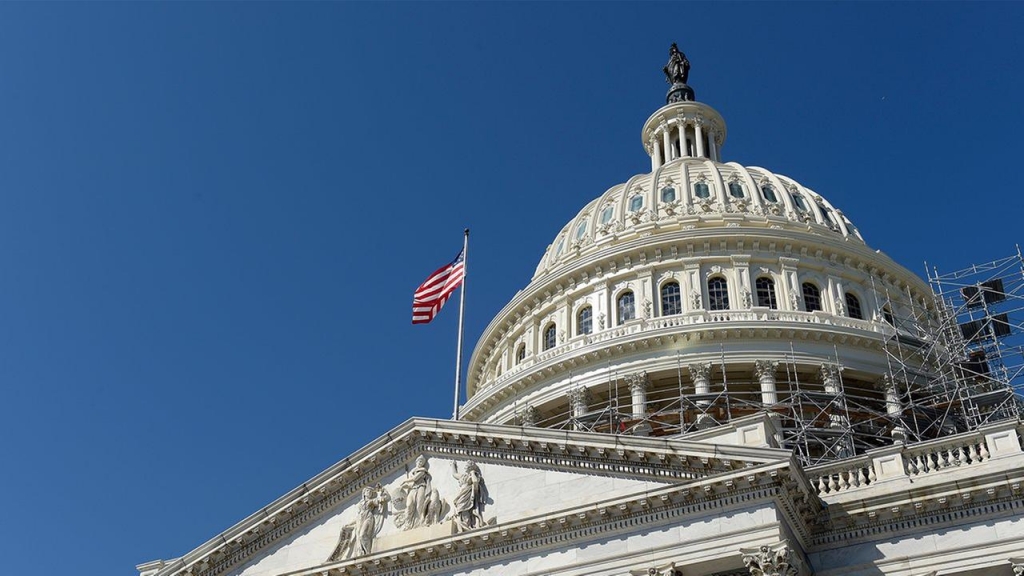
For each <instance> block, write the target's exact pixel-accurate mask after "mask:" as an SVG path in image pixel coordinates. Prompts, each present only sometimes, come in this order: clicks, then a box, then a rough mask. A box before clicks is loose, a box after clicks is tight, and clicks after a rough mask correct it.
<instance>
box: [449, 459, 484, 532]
mask: <svg viewBox="0 0 1024 576" xmlns="http://www.w3.org/2000/svg"><path fill="white" fill-rule="evenodd" d="M452 476H454V477H455V479H456V480H458V481H459V492H458V494H456V495H455V499H454V500H453V501H452V522H454V523H455V529H456V530H457V531H458V532H465V531H467V530H473V529H474V528H480V527H482V526H483V525H484V506H485V505H486V504H487V485H486V484H484V477H483V475H482V474H480V467H479V466H477V465H476V462H473V461H472V460H470V461H468V462H466V470H465V471H464V472H462V473H461V474H460V473H459V467H458V465H457V464H456V463H455V462H452Z"/></svg>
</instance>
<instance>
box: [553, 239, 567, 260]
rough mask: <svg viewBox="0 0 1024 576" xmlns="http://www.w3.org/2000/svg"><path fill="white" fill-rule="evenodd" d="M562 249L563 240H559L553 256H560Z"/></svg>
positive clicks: (563, 246) (563, 245)
mask: <svg viewBox="0 0 1024 576" xmlns="http://www.w3.org/2000/svg"><path fill="white" fill-rule="evenodd" d="M563 248H565V238H559V239H558V246H557V247H556V248H555V256H558V255H559V254H561V253H562V249H563Z"/></svg>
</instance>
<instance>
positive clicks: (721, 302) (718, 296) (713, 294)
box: [708, 276, 729, 310]
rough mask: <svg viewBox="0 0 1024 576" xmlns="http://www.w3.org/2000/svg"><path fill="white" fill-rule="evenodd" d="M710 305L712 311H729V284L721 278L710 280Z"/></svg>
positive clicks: (716, 277)
mask: <svg viewBox="0 0 1024 576" xmlns="http://www.w3.org/2000/svg"><path fill="white" fill-rule="evenodd" d="M708 304H709V307H710V309H711V310H728V309H729V283H728V282H726V281H725V278H722V277H721V276H715V277H714V278H711V279H710V280H708Z"/></svg>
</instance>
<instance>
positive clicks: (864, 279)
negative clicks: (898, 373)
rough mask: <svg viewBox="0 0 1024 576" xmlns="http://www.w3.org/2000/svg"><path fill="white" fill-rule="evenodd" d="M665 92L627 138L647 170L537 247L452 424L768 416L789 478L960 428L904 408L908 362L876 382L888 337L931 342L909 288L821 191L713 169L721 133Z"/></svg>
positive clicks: (484, 343) (641, 430) (643, 428)
mask: <svg viewBox="0 0 1024 576" xmlns="http://www.w3.org/2000/svg"><path fill="white" fill-rule="evenodd" d="M677 68H678V66H677ZM688 68H689V64H688V62H686V63H685V68H684V69H685V70H686V72H688ZM670 73H672V71H671V70H669V67H666V74H670ZM669 80H670V81H671V82H672V87H671V89H670V90H669V93H668V96H667V98H666V104H665V106H663V107H661V108H660V109H658V110H657V111H655V112H654V113H653V114H651V116H650V117H649V118H648V119H647V121H646V122H644V124H643V128H642V129H641V131H640V142H641V144H642V145H643V147H644V150H645V151H646V152H647V154H648V155H649V156H650V158H651V171H650V172H648V173H644V174H637V175H634V176H632V177H630V178H628V179H626V181H625V182H623V183H620V184H616V185H614V186H612V187H610V188H609V189H608V190H606V191H605V192H604V193H602V194H600V195H599V196H597V197H596V198H595V199H594V200H592V201H591V202H589V203H588V204H587V205H586V206H584V207H583V209H582V210H580V212H579V213H578V214H577V215H576V216H575V217H573V218H572V219H571V220H569V222H567V223H566V224H565V226H564V227H562V229H561V230H559V231H558V233H557V234H556V235H555V236H554V239H553V240H552V241H551V244H550V245H549V246H548V248H547V250H545V252H544V255H543V256H542V257H541V259H540V262H539V263H538V265H537V269H536V272H535V274H534V276H533V279H532V281H531V282H530V283H529V285H528V286H527V287H526V288H525V289H523V290H522V291H520V292H519V293H518V294H516V296H515V297H514V298H513V299H512V301H511V302H509V303H508V305H506V306H505V307H504V308H503V309H502V310H501V311H500V312H499V313H498V314H497V316H495V318H494V320H493V321H492V322H491V323H490V324H489V325H488V326H487V328H486V330H485V331H484V332H483V335H482V336H481V338H480V340H479V343H478V344H477V346H476V349H475V352H474V354H473V355H472V358H471V361H470V364H469V373H468V379H467V384H468V386H467V387H468V396H469V400H468V402H467V403H466V404H465V406H464V411H463V417H464V418H465V419H470V420H476V421H481V422H492V423H500V424H527V425H532V426H542V427H553V428H571V429H576V430H590V431H600V432H609V431H611V432H616V433H625V434H636V435H653V436H665V435H673V434H680V433H686V432H692V431H696V430H703V429H708V428H712V427H715V426H717V425H720V424H723V423H726V422H729V421H731V420H733V419H735V418H737V417H742V416H745V415H750V414H753V413H756V412H760V411H768V412H769V413H770V414H772V418H773V419H774V420H775V422H776V424H777V425H778V428H779V434H780V440H781V441H782V443H783V445H785V446H786V447H788V448H792V449H794V450H796V451H797V452H798V454H799V455H800V457H801V459H802V460H803V461H804V462H805V463H816V462H819V461H824V460H829V459H835V458H841V457H846V456H851V455H853V454H855V453H861V452H863V451H865V450H868V449H870V448H874V447H878V446H882V445H886V444H891V443H892V442H893V440H894V439H897V440H903V439H907V437H908V434H912V435H913V436H914V439H920V438H921V437H934V436H936V435H938V434H941V433H943V432H944V431H945V432H948V431H950V430H955V429H956V428H957V426H958V425H960V426H962V424H963V423H962V422H957V421H956V420H955V419H954V418H952V417H947V416H946V415H944V414H942V413H941V412H940V411H938V410H924V409H922V410H917V413H910V412H908V406H907V404H908V403H909V402H910V401H911V400H912V399H911V398H910V397H909V396H910V395H911V394H913V392H914V391H913V390H912V389H911V388H910V385H913V384H914V381H916V380H922V379H924V380H930V378H928V376H929V374H928V371H929V370H931V369H933V367H932V366H929V365H928V362H926V361H925V360H924V359H920V360H918V359H910V360H909V362H907V364H909V370H910V371H912V372H913V373H914V374H915V375H916V377H917V378H915V379H913V380H914V381H911V382H910V383H909V385H908V382H907V381H906V379H905V378H904V379H903V380H904V381H902V382H901V381H899V380H900V379H894V378H893V377H892V376H893V374H892V370H891V364H892V359H891V353H890V352H891V351H889V350H887V349H886V345H887V343H888V342H889V341H891V340H893V339H894V338H899V339H901V340H903V341H905V342H907V343H911V344H915V345H918V347H920V346H923V345H926V344H933V345H935V346H941V343H939V342H934V341H932V340H933V337H932V336H931V335H932V334H934V333H935V332H936V329H937V327H938V326H939V323H940V321H939V319H938V318H937V313H936V309H935V305H934V298H933V295H932V291H931V289H930V287H929V285H928V284H927V283H926V282H924V281H923V280H921V279H920V278H919V277H917V276H916V275H915V274H913V273H911V272H909V271H908V270H907V269H906V268H904V267H903V266H900V265H899V264H897V263H896V262H894V261H893V260H892V259H890V258H889V257H888V256H886V255H885V254H883V253H881V252H879V251H877V250H875V249H872V248H871V247H870V246H869V245H868V244H867V243H866V242H865V240H864V238H863V237H862V236H861V234H860V232H859V231H858V230H857V228H856V226H855V225H854V224H853V222H851V221H850V219H849V218H847V216H846V215H845V214H844V213H843V211H842V210H841V209H840V208H838V207H836V206H835V205H833V204H832V203H831V202H829V201H828V200H827V199H826V198H825V197H824V196H823V195H822V194H819V193H818V192H817V191H815V190H813V189H811V188H808V187H806V186H804V185H802V184H800V183H799V182H797V181H795V180H793V179H792V178H789V177H787V176H784V175H782V174H778V173H776V172H773V171H771V170H769V169H766V168H761V167H757V166H742V165H740V164H737V163H735V162H728V161H726V159H727V156H726V155H725V142H726V135H727V129H726V123H725V120H724V119H723V118H722V116H721V115H720V114H719V113H718V112H717V111H716V110H715V109H714V108H712V107H711V106H709V105H707V104H704V103H701V102H698V101H696V100H695V99H694V92H693V90H692V89H691V88H690V87H689V86H687V85H686V74H683V73H682V69H679V70H676V71H675V76H674V77H673V76H671V75H670V77H669ZM937 353H940V354H941V353H944V352H943V351H941V350H937ZM904 419H915V420H916V423H915V425H914V426H908V425H906V424H905V423H904V422H903V420H904ZM909 428H913V430H910V429H909Z"/></svg>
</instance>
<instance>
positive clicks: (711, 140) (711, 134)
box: [708, 128, 721, 162]
mask: <svg viewBox="0 0 1024 576" xmlns="http://www.w3.org/2000/svg"><path fill="white" fill-rule="evenodd" d="M717 137H718V133H717V132H715V129H714V128H710V129H708V146H709V147H710V148H711V159H712V160H714V161H715V162H721V160H720V159H719V158H718V142H716V141H715V139H716V138H717Z"/></svg>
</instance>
